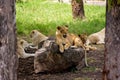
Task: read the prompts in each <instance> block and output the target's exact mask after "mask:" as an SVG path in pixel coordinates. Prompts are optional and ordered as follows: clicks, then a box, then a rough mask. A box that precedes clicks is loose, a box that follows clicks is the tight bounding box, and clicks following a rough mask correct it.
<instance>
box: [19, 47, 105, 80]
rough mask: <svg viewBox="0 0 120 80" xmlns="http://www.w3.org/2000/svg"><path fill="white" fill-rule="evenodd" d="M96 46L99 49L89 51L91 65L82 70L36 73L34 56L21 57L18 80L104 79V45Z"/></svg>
mask: <svg viewBox="0 0 120 80" xmlns="http://www.w3.org/2000/svg"><path fill="white" fill-rule="evenodd" d="M95 46H96V45H95ZM96 47H97V48H98V50H96V51H89V52H88V64H89V67H84V68H83V69H82V70H76V69H74V68H73V69H71V70H70V71H64V72H60V73H40V74H35V73H34V69H33V68H34V65H33V61H34V58H33V57H30V58H27V59H19V68H18V80H102V68H103V60H104V46H103V45H97V46H96ZM78 67H79V66H78Z"/></svg>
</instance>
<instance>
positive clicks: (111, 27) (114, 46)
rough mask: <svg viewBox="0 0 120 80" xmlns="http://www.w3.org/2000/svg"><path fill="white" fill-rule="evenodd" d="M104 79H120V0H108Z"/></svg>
mask: <svg viewBox="0 0 120 80" xmlns="http://www.w3.org/2000/svg"><path fill="white" fill-rule="evenodd" d="M106 19H107V20H106V35H105V37H106V38H105V42H106V43H105V65H104V70H103V80H120V1H119V0H107V7H106Z"/></svg>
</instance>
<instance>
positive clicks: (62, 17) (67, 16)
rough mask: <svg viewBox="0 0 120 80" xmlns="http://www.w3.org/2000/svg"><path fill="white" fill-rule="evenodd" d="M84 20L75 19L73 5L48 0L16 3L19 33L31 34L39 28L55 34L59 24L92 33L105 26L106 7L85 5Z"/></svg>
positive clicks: (74, 31) (76, 31)
mask: <svg viewBox="0 0 120 80" xmlns="http://www.w3.org/2000/svg"><path fill="white" fill-rule="evenodd" d="M84 9H85V15H86V18H85V19H84V20H76V21H75V20H73V18H72V10H71V5H68V4H64V3H54V2H51V1H46V0H31V1H28V2H27V3H17V4H16V20H17V33H18V34H19V35H25V36H26V35H29V33H30V31H31V30H33V29H37V30H39V31H40V32H42V33H43V34H45V35H48V36H50V35H55V31H56V27H57V26H58V25H66V24H67V25H68V26H69V31H70V32H72V33H76V34H81V33H87V34H91V33H94V32H97V31H99V30H101V29H102V28H103V27H105V7H103V6H90V5H89V6H88V5H85V7H84Z"/></svg>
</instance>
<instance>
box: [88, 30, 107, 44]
mask: <svg viewBox="0 0 120 80" xmlns="http://www.w3.org/2000/svg"><path fill="white" fill-rule="evenodd" d="M104 39H105V28H103V29H102V30H101V31H99V32H96V33H93V34H91V35H90V36H88V38H87V41H86V45H89V44H104V43H105V41H104Z"/></svg>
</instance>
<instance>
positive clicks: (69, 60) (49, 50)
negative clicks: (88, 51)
mask: <svg viewBox="0 0 120 80" xmlns="http://www.w3.org/2000/svg"><path fill="white" fill-rule="evenodd" d="M83 60H84V50H83V49H82V48H73V47H70V48H69V49H68V50H65V51H64V52H63V53H61V52H60V51H59V47H58V45H57V44H56V43H55V41H50V40H46V41H45V42H44V43H43V45H42V48H40V49H39V50H37V51H36V52H35V57H34V70H35V73H39V72H60V71H64V70H66V69H68V68H70V67H72V66H77V65H78V64H79V63H80V64H83V65H81V66H84V61H83Z"/></svg>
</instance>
